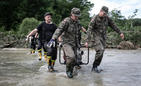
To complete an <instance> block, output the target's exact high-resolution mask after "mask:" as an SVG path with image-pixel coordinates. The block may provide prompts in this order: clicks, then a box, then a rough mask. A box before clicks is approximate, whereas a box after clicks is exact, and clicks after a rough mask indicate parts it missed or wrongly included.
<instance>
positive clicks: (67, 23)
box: [48, 8, 82, 78]
mask: <svg viewBox="0 0 141 86" xmlns="http://www.w3.org/2000/svg"><path fill="white" fill-rule="evenodd" d="M79 16H80V10H79V9H78V8H73V9H72V10H71V16H70V17H67V18H65V19H64V20H63V21H62V22H61V23H60V25H59V27H58V28H57V30H56V31H55V33H54V35H53V37H52V39H51V40H50V42H49V43H48V45H50V44H53V42H54V40H55V39H58V37H59V36H60V35H61V37H62V39H63V42H62V46H63V50H64V52H65V54H66V57H67V59H66V73H67V76H68V77H69V78H72V77H73V68H74V66H75V64H76V58H77V57H76V52H75V51H76V47H79V39H78V38H79V36H80V35H79V34H80V30H81V28H82V26H81V25H80V23H79V21H78V17H79ZM62 33H63V34H62Z"/></svg>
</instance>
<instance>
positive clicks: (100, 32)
mask: <svg viewBox="0 0 141 86" xmlns="http://www.w3.org/2000/svg"><path fill="white" fill-rule="evenodd" d="M107 13H108V7H106V6H103V7H102V8H101V10H100V12H99V14H98V15H96V16H94V17H93V18H92V20H91V22H90V24H89V27H88V31H87V32H88V41H89V42H90V44H92V45H91V47H94V49H95V51H96V55H95V60H94V62H93V67H92V71H95V72H97V73H100V72H101V71H102V70H99V69H98V66H99V65H100V63H101V61H102V58H103V53H104V50H105V46H106V30H107V27H108V26H110V27H111V28H112V29H113V30H114V31H116V32H117V33H119V34H120V37H121V38H122V39H124V34H123V33H121V31H120V30H119V28H118V27H117V26H116V25H115V24H114V22H113V21H112V20H111V18H109V17H108V16H107ZM85 45H86V46H87V47H88V43H86V44H85Z"/></svg>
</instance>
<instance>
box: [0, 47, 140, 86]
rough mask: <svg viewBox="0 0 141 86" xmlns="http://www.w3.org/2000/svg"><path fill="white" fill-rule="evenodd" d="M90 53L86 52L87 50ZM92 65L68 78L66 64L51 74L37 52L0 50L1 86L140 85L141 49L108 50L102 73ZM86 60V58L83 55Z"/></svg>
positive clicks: (92, 52) (84, 66)
mask: <svg viewBox="0 0 141 86" xmlns="http://www.w3.org/2000/svg"><path fill="white" fill-rule="evenodd" d="M85 52H86V51H85ZM94 54H95V52H94V50H91V51H90V63H89V64H88V65H83V66H82V69H80V70H78V74H76V76H74V78H73V79H69V78H67V77H66V73H65V65H60V64H59V63H58V61H57V62H56V64H55V69H56V70H58V71H57V72H54V73H50V72H48V71H47V64H46V62H45V61H44V59H43V60H42V61H38V56H37V53H35V54H34V55H31V54H29V50H28V49H3V50H0V86H140V82H141V66H140V65H141V58H140V56H141V50H140V49H139V50H129V51H128V50H114V49H110V50H108V49H107V50H106V51H105V54H104V58H103V61H102V64H101V68H102V69H103V70H104V71H103V72H101V73H100V74H97V73H93V72H91V71H90V70H91V67H92V62H93V59H94ZM83 60H86V55H84V56H83Z"/></svg>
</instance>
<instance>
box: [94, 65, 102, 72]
mask: <svg viewBox="0 0 141 86" xmlns="http://www.w3.org/2000/svg"><path fill="white" fill-rule="evenodd" d="M91 71H92V72H93V71H94V72H96V73H100V72H101V71H103V70H102V69H98V67H97V66H93V67H92V70H91Z"/></svg>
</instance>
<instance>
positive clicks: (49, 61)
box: [47, 56, 52, 72]
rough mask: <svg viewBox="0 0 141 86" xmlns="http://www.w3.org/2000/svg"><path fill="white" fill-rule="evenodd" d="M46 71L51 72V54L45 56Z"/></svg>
mask: <svg viewBox="0 0 141 86" xmlns="http://www.w3.org/2000/svg"><path fill="white" fill-rule="evenodd" d="M47 64H48V71H49V72H51V70H52V69H51V56H47Z"/></svg>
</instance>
